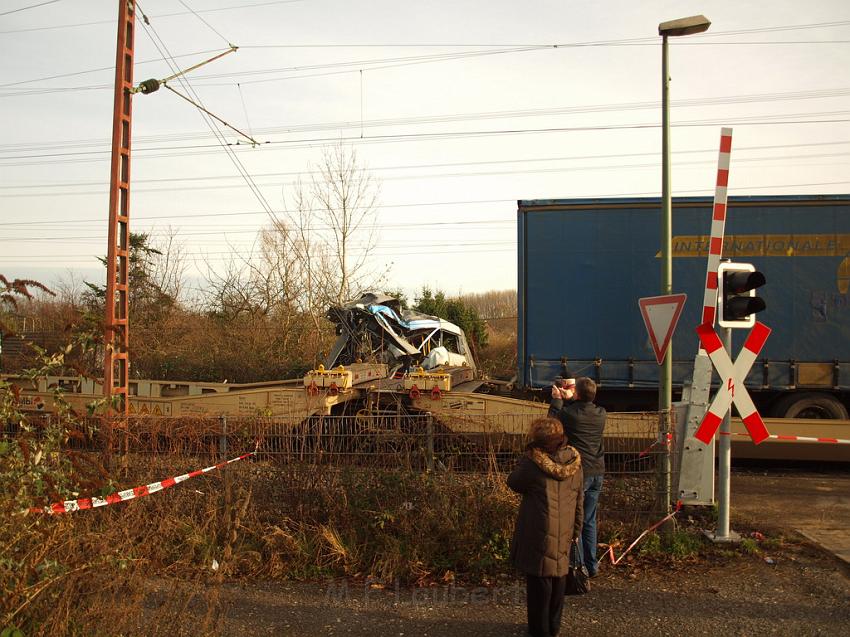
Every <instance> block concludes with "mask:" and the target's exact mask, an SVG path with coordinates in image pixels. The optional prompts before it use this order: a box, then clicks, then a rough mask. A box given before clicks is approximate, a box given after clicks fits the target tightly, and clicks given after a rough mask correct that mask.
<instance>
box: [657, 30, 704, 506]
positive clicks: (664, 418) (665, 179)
mask: <svg viewBox="0 0 850 637" xmlns="http://www.w3.org/2000/svg"><path fill="white" fill-rule="evenodd" d="M709 26H711V22H709V21H708V19H707V18H706V17H705V16H703V15H696V16H691V17H690V18H680V19H678V20H670V21H669V22H662V23H661V24H659V25H658V35H660V36H661V294H662V295H669V294H672V293H673V236H672V228H673V200H672V196H671V193H670V71H669V66H668V64H667V38H668V37H676V36H680V35H691V34H692V33H702V32H703V31H705V30H707V29H708V27H709ZM672 403H673V343H672V339H671V342H670V344H669V346H668V347H667V352H666V353H665V354H664V362H663V364H662V365H661V379H660V382H659V384H658V411H659V412H660V414H661V422H660V427H659V434H660V435H661V436H662V437H663V438H664V439H665V440H666V439H668V435H669V433H670V424H671V422H672V416H673V414H672V410H671V407H672ZM661 457H662V461H661V462H660V463H659V464H658V469H659V471H661V472H662V474H663V479H664V484H665V488H664V493H663V498H662V501H661V502H660V504H661V505H662V506H663V509H664V510H665V511H669V510H670V492H671V487H672V484H671V475H670V453H669V450H668V453H665V454H662V456H661Z"/></svg>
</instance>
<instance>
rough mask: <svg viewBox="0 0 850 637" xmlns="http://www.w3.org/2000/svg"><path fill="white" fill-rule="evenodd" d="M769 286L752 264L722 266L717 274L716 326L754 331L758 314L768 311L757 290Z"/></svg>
mask: <svg viewBox="0 0 850 637" xmlns="http://www.w3.org/2000/svg"><path fill="white" fill-rule="evenodd" d="M765 282H766V279H765V278H764V274H762V273H761V272H759V271H757V270H756V269H755V266H753V264H752V263H721V264H720V268H718V270H717V283H718V288H717V316H718V321H717V324H718V325H720V327H752V326H753V325H755V323H756V317H755V314H756V312H761V311H762V310H763V309H765V307H767V306H766V305H765V302H764V299H762V298H760V297H758V296H756V288H760V287H761V286H763V285H764V284H765Z"/></svg>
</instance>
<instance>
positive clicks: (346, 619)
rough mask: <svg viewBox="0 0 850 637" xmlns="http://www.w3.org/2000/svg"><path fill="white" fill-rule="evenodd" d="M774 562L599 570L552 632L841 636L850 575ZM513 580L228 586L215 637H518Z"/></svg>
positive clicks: (818, 562) (798, 562) (817, 562)
mask: <svg viewBox="0 0 850 637" xmlns="http://www.w3.org/2000/svg"><path fill="white" fill-rule="evenodd" d="M774 559H775V562H776V563H775V564H774V565H769V564H767V563H766V562H765V561H764V560H763V558H762V557H758V556H754V557H749V558H743V559H735V560H731V561H730V562H729V563H727V564H724V565H721V566H708V565H704V564H703V565H696V566H688V567H686V568H682V569H680V570H677V571H673V572H671V571H669V570H667V569H664V570H662V571H660V572H653V571H644V572H635V571H634V570H632V571H631V573H629V574H628V575H626V574H624V573H623V572H617V573H608V574H606V575H601V576H600V577H599V578H597V580H594V588H593V591H592V592H591V594H590V595H588V596H585V597H580V598H567V609H566V613H565V618H564V630H563V631H562V632H563V634H570V633H574V632H576V633H580V634H583V635H627V636H629V637H632V636H634V635H714V634H730V635H844V634H846V632H845V630H846V627H847V626H848V625H850V603H848V600H850V581H849V580H848V578H847V577H846V575H844V574H842V573H841V572H840V571H839V569H838V567H837V566H836V563H835V562H834V560H831V559H830V558H827V557H825V556H824V555H822V554H820V553H817V552H814V551H813V550H812V549H809V548H805V547H801V548H798V549H794V550H790V551H785V552H784V555H783V556H782V557H779V556H777V557H776V558H774ZM524 595H525V591H524V586H523V584H522V582H519V581H511V582H506V583H505V585H504V586H502V587H495V588H479V589H475V588H462V587H441V588H428V589H416V588H414V589H410V588H399V589H398V590H394V589H391V590H389V591H387V590H374V589H371V588H369V587H367V586H366V585H365V584H364V583H363V582H354V581H351V582H342V581H337V582H330V583H325V584H321V585H317V584H292V583H286V584H280V583H263V584H250V585H247V586H244V587H243V586H229V587H227V589H226V590H225V591H224V595H223V597H224V599H225V601H226V603H227V604H228V606H229V608H228V611H227V619H226V621H225V625H224V631H223V632H224V634H228V635H230V634H244V635H352V636H360V637H377V636H385V635H399V636H401V635H411V636H412V635H417V636H419V635H422V636H427V635H435V636H436V635H468V636H470V637H477V636H481V637H483V636H485V635H486V636H490V635H506V636H519V635H523V634H525V625H524V620H525V599H524Z"/></svg>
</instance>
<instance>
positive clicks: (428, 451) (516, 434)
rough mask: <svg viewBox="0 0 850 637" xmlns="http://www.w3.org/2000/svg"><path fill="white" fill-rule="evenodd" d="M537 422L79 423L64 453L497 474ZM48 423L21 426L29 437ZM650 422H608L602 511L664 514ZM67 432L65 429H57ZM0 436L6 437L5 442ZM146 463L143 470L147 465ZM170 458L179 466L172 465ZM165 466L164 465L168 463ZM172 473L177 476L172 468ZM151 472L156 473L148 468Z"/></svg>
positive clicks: (655, 423) (664, 441) (365, 417)
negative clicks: (248, 456)
mask: <svg viewBox="0 0 850 637" xmlns="http://www.w3.org/2000/svg"><path fill="white" fill-rule="evenodd" d="M539 417H540V415H539V413H537V414H519V415H518V414H510V415H495V416H464V417H463V418H462V419H458V418H454V419H453V418H451V417H446V416H445V415H443V416H440V415H434V414H428V413H424V414H415V415H411V414H400V413H396V412H387V413H375V412H368V413H367V412H360V413H358V414H356V415H349V416H313V417H310V418H307V419H305V420H303V421H300V422H295V423H293V422H292V421H291V420H278V419H274V418H262V417H250V418H249V417H238V418H236V417H223V416H222V417H213V418H207V417H193V418H162V417H152V416H140V417H132V418H127V419H123V418H113V419H105V418H93V419H83V420H81V421H79V422H78V423H77V424H76V425H75V427H77V430H76V431H72V432H71V435H69V436H68V438H67V439H68V446H69V448H71V449H76V450H78V451H89V452H97V453H100V454H104V455H105V456H106V457H111V458H115V457H116V456H117V457H124V458H125V461H124V463H125V464H126V457H128V456H129V457H135V458H137V459H138V460H139V462H137V463H133V464H139V465H141V466H142V467H143V468H144V467H146V466H147V467H150V470H151V471H154V467H157V468H161V467H163V466H164V465H168V464H175V465H178V464H179V466H184V465H186V464H189V463H192V462H209V461H210V460H221V459H224V458H227V457H233V456H238V455H241V454H243V453H246V452H248V451H252V450H254V449H256V450H257V454H256V456H255V461H260V462H270V463H286V464H298V465H303V466H305V467H313V466H317V465H333V466H349V467H360V468H363V469H366V470H378V469H380V470H396V471H421V472H424V471H430V472H463V473H482V472H484V473H503V472H508V471H510V470H511V469H512V468H513V466H514V465H515V463H516V460H517V458H518V457H519V455H520V454H521V453H522V452H523V451H524V448H525V444H526V438H525V434H524V432H525V431H527V429H528V425H529V424H530V422H531V421H532V420H534V419H535V418H539ZM49 422H50V421H49V420H48V419H47V418H46V417H45V418H42V419H35V420H32V421H31V426H32V427H34V428H35V429H36V430H37V429H38V428H39V427H40V428H44V427H46V426H47V425H48V423H49ZM662 425H663V423H662V422H661V421H660V417H659V414H658V413H655V412H641V413H611V414H609V415H608V421H607V425H606V436H605V439H604V453H605V461H606V478H605V480H606V488H605V490H604V494H605V495H604V497H603V502H604V503H606V505H607V506H608V507H609V508H610V509H617V510H623V511H628V510H635V511H649V510H651V509H654V508H660V507H663V506H664V505H665V502H666V500H667V499H668V496H667V494H668V493H669V488H670V487H669V485H670V484H671V483H674V482H673V480H674V479H675V476H673V475H671V473H670V469H669V467H670V466H671V464H674V463H671V462H670V461H669V460H670V455H669V454H671V453H672V451H673V449H674V448H675V445H674V444H673V440H672V437H668V436H666V435H662V436H659V432H660V431H669V430H670V428H666V429H665V428H664V427H662ZM66 426H67V425H66ZM14 434H15V431H14V430H7V432H6V435H14ZM154 458H155V459H156V460H155V461H153V459H154ZM178 459H179V463H178V462H177V461H178ZM169 461H170V462H169ZM175 468H177V467H175ZM157 470H160V469H157ZM150 477H151V479H158V477H157V476H150Z"/></svg>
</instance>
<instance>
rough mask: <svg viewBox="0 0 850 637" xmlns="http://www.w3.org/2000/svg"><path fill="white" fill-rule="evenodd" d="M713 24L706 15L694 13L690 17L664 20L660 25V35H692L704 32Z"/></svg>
mask: <svg viewBox="0 0 850 637" xmlns="http://www.w3.org/2000/svg"><path fill="white" fill-rule="evenodd" d="M710 26H711V21H710V20H709V19H708V18H706V17H705V16H704V15H693V16H691V17H689V18H679V19H678V20H670V21H668V22H662V23H661V24H659V25H658V35H665V36H670V37H674V36H677V35H691V34H693V33H702V32H703V31H707V30H708V27H710Z"/></svg>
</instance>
